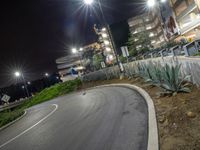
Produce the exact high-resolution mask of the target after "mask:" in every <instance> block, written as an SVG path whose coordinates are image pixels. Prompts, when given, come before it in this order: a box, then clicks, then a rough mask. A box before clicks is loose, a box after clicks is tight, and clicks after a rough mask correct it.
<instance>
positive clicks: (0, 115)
mask: <svg viewBox="0 0 200 150" xmlns="http://www.w3.org/2000/svg"><path fill="white" fill-rule="evenodd" d="M80 85H81V81H80V80H79V79H75V80H72V81H67V82H64V83H59V84H56V85H54V86H51V87H49V88H46V89H44V90H43V91H41V92H40V93H37V94H36V95H35V96H34V97H32V98H31V99H30V100H27V101H25V102H24V103H23V104H21V105H20V106H18V107H17V108H15V109H13V110H6V111H3V112H0V127H2V126H4V125H5V124H7V123H9V122H11V121H13V120H15V119H16V118H18V117H19V116H21V115H22V114H23V112H24V109H26V108H29V107H31V106H34V105H37V104H40V103H42V102H45V101H48V100H51V99H53V98H55V97H58V96H61V95H64V94H67V93H70V92H73V91H75V90H76V89H77V88H78V87H79V86H80Z"/></svg>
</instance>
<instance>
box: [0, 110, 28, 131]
mask: <svg viewBox="0 0 200 150" xmlns="http://www.w3.org/2000/svg"><path fill="white" fill-rule="evenodd" d="M26 114H27V111H26V110H25V111H24V114H23V115H21V116H20V117H19V118H17V119H15V120H13V121H12V122H10V123H8V124H6V125H4V126H3V127H1V128H0V131H2V130H3V129H5V128H7V127H9V126H11V125H12V124H14V123H15V122H17V121H18V120H20V119H22V118H23V117H24V116H25V115H26Z"/></svg>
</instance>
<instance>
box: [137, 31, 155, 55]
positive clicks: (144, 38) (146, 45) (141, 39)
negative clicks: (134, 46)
mask: <svg viewBox="0 0 200 150" xmlns="http://www.w3.org/2000/svg"><path fill="white" fill-rule="evenodd" d="M137 39H138V45H141V48H139V50H138V52H139V53H142V54H143V53H145V52H147V51H149V50H151V49H152V48H153V45H152V44H151V39H150V38H149V35H148V34H147V33H146V32H141V33H139V34H137Z"/></svg>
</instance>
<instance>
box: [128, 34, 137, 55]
mask: <svg viewBox="0 0 200 150" xmlns="http://www.w3.org/2000/svg"><path fill="white" fill-rule="evenodd" d="M136 44H137V43H136V42H135V37H134V36H133V34H131V33H129V37H128V42H127V45H128V50H129V55H130V56H131V57H132V56H136V55H137V50H136Z"/></svg>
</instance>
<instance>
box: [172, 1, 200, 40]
mask: <svg viewBox="0 0 200 150" xmlns="http://www.w3.org/2000/svg"><path fill="white" fill-rule="evenodd" d="M170 3H171V7H172V9H173V12H174V14H175V19H176V22H177V23H178V27H179V32H180V34H181V36H179V37H178V38H177V39H180V38H186V39H187V40H188V41H192V40H196V39H200V0H170Z"/></svg>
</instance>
